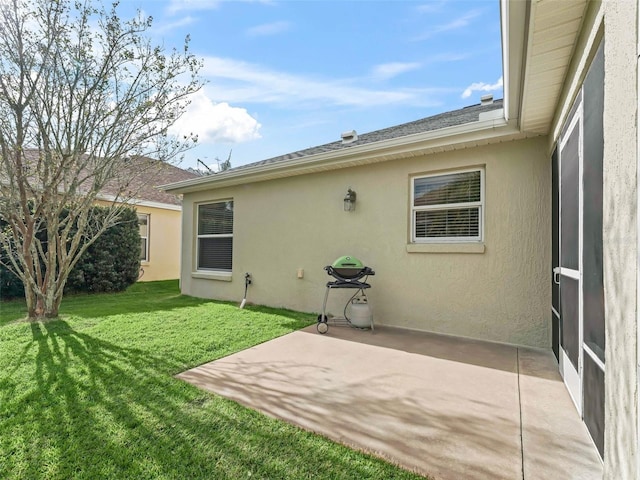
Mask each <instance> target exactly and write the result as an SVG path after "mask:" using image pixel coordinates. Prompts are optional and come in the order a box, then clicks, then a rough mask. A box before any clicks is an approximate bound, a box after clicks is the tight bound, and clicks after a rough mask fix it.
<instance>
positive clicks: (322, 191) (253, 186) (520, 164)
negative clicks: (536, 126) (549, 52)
mask: <svg viewBox="0 0 640 480" xmlns="http://www.w3.org/2000/svg"><path fill="white" fill-rule="evenodd" d="M545 145H546V138H544V137H541V138H539V139H533V140H523V141H516V142H507V143H503V144H498V145H493V146H483V147H476V148H470V149H463V150H458V151H454V152H448V153H442V154H433V155H429V156H427V157H425V156H421V157H416V158H414V159H407V160H396V161H390V162H384V163H379V164H374V165H369V166H363V167H356V168H348V169H342V170H338V171H329V172H324V173H318V174H314V175H302V176H298V177H291V178H285V179H279V180H274V181H269V182H260V183H250V184H246V185H243V186H239V187H232V188H227V189H219V190H210V191H206V192H199V193H192V194H186V195H185V197H184V215H183V262H182V265H183V266H182V290H183V292H184V293H187V294H190V295H195V296H201V297H209V298H219V299H225V300H234V301H240V299H241V298H242V295H243V292H244V279H243V274H244V272H250V273H251V274H252V276H253V284H252V285H251V287H250V290H249V296H248V300H249V301H250V302H253V303H256V304H265V305H273V306H284V307H288V308H292V309H296V310H302V311H313V312H318V311H319V310H320V308H321V305H322V298H323V295H324V285H325V283H326V282H327V281H328V280H331V278H330V277H329V276H327V274H326V273H325V272H324V270H323V269H322V267H323V266H325V265H327V264H330V263H331V262H332V261H333V260H334V259H335V258H337V257H339V256H341V255H346V254H350V255H354V256H356V257H358V258H360V259H361V260H363V262H365V264H367V265H369V266H371V267H373V268H374V269H375V270H376V276H374V277H371V278H370V283H371V284H372V289H371V290H370V291H369V298H370V301H371V305H372V308H373V311H374V318H375V321H376V322H377V323H379V324H387V325H396V326H402V327H407V328H414V329H419V330H427V331H434V332H440V333H446V334H454V335H461V336H467V337H474V338H481V339H488V340H494V341H499V342H507V343H515V344H524V345H533V346H539V347H549V345H550V329H549V325H548V324H549V322H548V310H549V305H550V302H551V299H550V287H549V265H550V229H549V216H550V190H551V189H550V166H549V160H548V158H547V157H546V155H545V154H544V151H545ZM473 166H484V168H485V176H486V203H485V222H486V225H485V231H484V233H485V241H484V253H453V252H452V253H409V252H408V251H407V245H408V244H409V240H410V215H409V210H410V188H411V186H410V185H411V183H410V178H411V176H413V175H419V174H423V173H432V172H438V171H447V170H451V169H456V168H466V167H473ZM348 187H351V188H353V189H354V190H355V191H356V192H357V195H358V196H357V203H356V205H357V207H356V211H355V212H345V211H343V208H342V199H343V197H344V195H345V193H346V191H347V188H348ZM231 198H232V199H233V201H234V242H233V277H232V281H230V282H225V281H218V280H208V279H203V278H195V277H194V276H193V275H192V272H194V271H195V269H196V266H195V254H194V253H195V247H196V239H195V234H194V232H193V226H194V224H195V215H196V211H197V210H196V208H194V204H197V203H199V202H203V203H206V202H209V201H215V200H222V199H231ZM298 269H304V278H303V279H297V278H296V273H297V271H298ZM351 293H352V292H351ZM329 298H330V302H329V311H330V312H331V313H333V314H335V315H341V314H342V308H343V306H344V303H345V301H346V299H347V298H348V292H346V291H333V292H331V295H330V297H329Z"/></svg>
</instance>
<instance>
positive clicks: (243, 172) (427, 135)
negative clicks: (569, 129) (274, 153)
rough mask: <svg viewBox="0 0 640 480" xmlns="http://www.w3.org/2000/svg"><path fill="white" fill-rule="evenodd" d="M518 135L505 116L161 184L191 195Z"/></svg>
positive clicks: (166, 189)
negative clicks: (212, 189) (214, 189)
mask: <svg viewBox="0 0 640 480" xmlns="http://www.w3.org/2000/svg"><path fill="white" fill-rule="evenodd" d="M520 133H521V132H519V130H518V129H517V128H515V127H514V126H513V125H512V124H511V123H510V122H507V121H506V120H505V118H504V115H503V114H501V115H500V116H499V118H490V119H487V120H483V121H479V122H472V123H466V124H463V125H455V126H452V127H447V128H442V129H439V130H434V131H430V132H423V133H416V134H413V135H406V136H403V137H398V138H392V139H389V140H383V141H380V142H372V143H368V144H365V145H357V146H354V147H349V148H345V149H341V150H335V151H331V152H323V153H318V154H315V155H308V156H305V157H301V158H298V159H291V160H286V161H280V162H274V163H266V164H260V165H255V166H252V167H246V168H242V169H239V170H230V171H229V172H222V173H217V174H215V175H210V176H207V177H202V178H196V179H192V180H185V181H182V182H177V183H172V184H169V185H162V186H160V187H159V188H160V189H162V190H165V191H167V192H170V193H190V192H197V191H201V190H207V189H209V188H222V187H227V186H233V185H239V184H242V183H250V182H256V181H263V180H270V179H272V178H282V177H287V176H294V175H302V174H306V173H313V172H317V171H322V170H333V169H338V168H343V167H347V166H357V165H365V164H368V163H376V162H380V161H387V160H393V159H396V158H403V157H407V156H412V155H418V154H421V153H423V152H425V151H428V150H429V149H432V148H443V147H444V148H446V147H449V148H451V149H453V148H455V146H456V145H463V144H465V143H468V142H481V143H482V142H484V143H487V141H489V140H492V139H495V138H502V137H513V136H514V135H518V134H520Z"/></svg>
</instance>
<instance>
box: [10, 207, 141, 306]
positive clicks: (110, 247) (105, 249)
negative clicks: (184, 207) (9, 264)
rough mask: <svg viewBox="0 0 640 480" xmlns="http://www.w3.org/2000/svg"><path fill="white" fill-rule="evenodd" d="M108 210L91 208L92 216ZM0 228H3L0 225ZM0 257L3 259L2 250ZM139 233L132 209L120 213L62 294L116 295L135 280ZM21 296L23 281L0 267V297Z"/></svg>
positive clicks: (91, 248) (79, 264)
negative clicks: (103, 293) (115, 222)
mask: <svg viewBox="0 0 640 480" xmlns="http://www.w3.org/2000/svg"><path fill="white" fill-rule="evenodd" d="M106 212H107V208H105V207H93V212H92V215H97V216H103V215H106ZM0 226H4V225H2V224H1V223H0ZM0 255H2V256H5V255H6V254H5V252H4V251H1V252H0ZM139 270H140V230H139V228H138V216H137V214H136V211H135V210H134V209H132V208H126V209H124V210H123V211H122V214H121V216H120V219H119V222H118V224H116V225H114V226H113V227H111V228H109V229H108V230H106V231H105V232H104V233H103V234H102V235H101V236H100V237H98V239H97V240H96V241H95V242H94V243H93V244H92V245H91V246H90V247H89V248H88V249H87V251H86V252H85V253H84V254H83V255H82V257H81V258H80V260H79V261H78V263H77V264H76V266H75V267H74V268H73V270H72V271H71V273H70V274H69V278H68V280H67V285H66V286H65V293H80V292H87V293H98V292H119V291H122V290H125V289H126V288H127V287H128V286H129V285H132V284H133V283H135V282H136V280H137V279H138V272H139ZM14 297H24V287H23V285H22V281H21V280H20V279H19V278H18V277H16V276H15V275H14V274H13V273H12V272H10V271H9V270H8V269H6V268H5V267H4V266H3V265H1V264H0V298H2V299H9V298H14Z"/></svg>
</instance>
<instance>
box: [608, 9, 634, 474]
mask: <svg viewBox="0 0 640 480" xmlns="http://www.w3.org/2000/svg"><path fill="white" fill-rule="evenodd" d="M637 9H638V3H637V2H635V1H633V2H632V1H619V2H605V17H604V20H605V24H604V31H605V50H604V58H605V90H604V109H605V110H604V232H603V241H604V282H605V309H606V310H605V313H606V322H607V325H606V327H607V328H606V344H607V349H606V373H605V375H606V377H605V405H606V413H605V462H604V467H605V478H607V479H616V480H624V479H632V478H637V474H638V456H637V455H638V404H637V400H638V397H637V395H638V377H637V365H638V356H637V355H638V353H637V338H638V337H637V328H638V327H637V274H638V238H637V234H638V212H637V201H638V192H637V188H636V187H637V165H638V163H637V162H638V151H637V142H638V131H637V128H638V127H637V126H638V117H637V115H638V111H637V107H638V92H637V68H638V58H637V49H636V47H637V41H638V30H637V28H638V27H637V19H638V15H637Z"/></svg>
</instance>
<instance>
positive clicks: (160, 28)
mask: <svg viewBox="0 0 640 480" xmlns="http://www.w3.org/2000/svg"><path fill="white" fill-rule="evenodd" d="M195 21H196V19H195V18H193V17H192V16H190V15H187V16H186V17H182V18H180V19H178V20H176V21H175V22H165V23H159V24H157V25H156V24H154V25H153V33H156V34H162V33H167V32H170V31H172V30H175V29H177V28H181V27H186V26H187V25H191V24H192V23H194V22H195Z"/></svg>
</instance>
